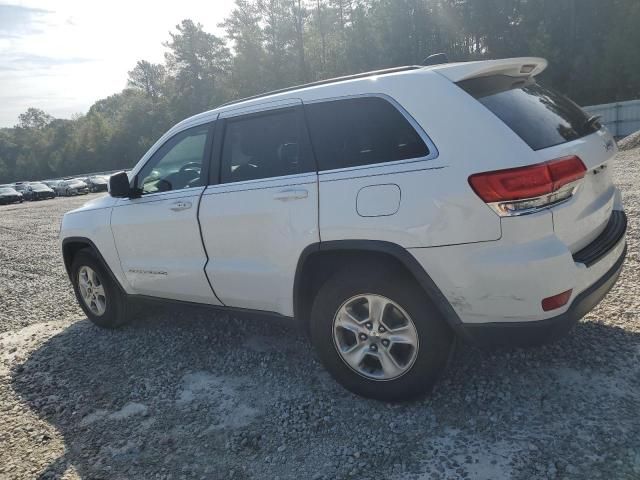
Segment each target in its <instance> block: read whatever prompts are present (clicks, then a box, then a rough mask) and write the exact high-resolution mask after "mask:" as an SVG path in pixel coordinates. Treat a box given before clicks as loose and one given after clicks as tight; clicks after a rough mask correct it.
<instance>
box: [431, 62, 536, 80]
mask: <svg viewBox="0 0 640 480" xmlns="http://www.w3.org/2000/svg"><path fill="white" fill-rule="evenodd" d="M547 65H548V63H547V61H546V60H545V59H544V58H537V57H520V58H505V59H503V60H484V61H478V62H462V63H448V64H444V65H437V66H434V67H431V69H432V70H434V71H437V72H438V73H440V74H441V75H444V76H445V77H447V78H448V79H449V80H451V81H452V82H455V83H457V82H461V81H463V80H469V79H471V78H479V77H488V76H491V75H506V76H509V77H524V78H528V77H535V76H536V75H539V74H540V73H542V72H543V71H544V70H545V69H546V68H547Z"/></svg>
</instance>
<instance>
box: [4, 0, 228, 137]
mask: <svg viewBox="0 0 640 480" xmlns="http://www.w3.org/2000/svg"><path fill="white" fill-rule="evenodd" d="M232 8H233V0H178V1H171V2H168V1H164V0H157V1H149V0H128V1H125V0H109V1H108V2H105V1H100V2H98V1H95V0H84V1H78V0H48V1H43V0H8V1H5V0H0V128H1V127H11V126H13V125H15V124H16V123H17V122H18V115H19V114H20V113H22V112H24V111H25V110H26V109H27V108H29V107H36V108H41V109H43V110H44V111H46V112H47V113H49V114H51V115H53V116H54V117H56V118H70V117H71V116H72V115H73V114H76V113H86V111H87V110H88V108H89V107H90V106H91V105H92V104H93V103H94V102H95V101H96V100H98V99H100V98H104V97H106V96H108V95H111V94H113V93H116V92H119V91H120V90H122V89H123V88H124V87H125V86H126V82H127V72H128V71H129V70H131V69H133V67H134V66H135V64H136V62H137V61H138V60H142V59H145V60H149V61H151V62H161V61H162V60H163V58H164V51H165V48H164V47H163V46H162V43H163V42H165V41H167V40H168V39H169V31H172V30H175V25H176V24H178V23H179V22H180V21H181V20H183V19H185V18H191V19H192V20H194V21H196V22H199V23H201V24H202V25H203V26H204V28H205V30H207V31H209V32H212V33H215V34H217V35H222V34H223V33H224V32H223V31H222V30H221V29H220V28H219V27H218V24H219V23H220V22H222V21H223V20H224V19H225V17H226V16H227V15H228V14H229V13H230V11H231V9H232Z"/></svg>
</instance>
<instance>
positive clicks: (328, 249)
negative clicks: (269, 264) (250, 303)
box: [293, 240, 462, 332]
mask: <svg viewBox="0 0 640 480" xmlns="http://www.w3.org/2000/svg"><path fill="white" fill-rule="evenodd" d="M367 260H368V261H371V260H375V261H377V262H381V263H384V264H386V265H390V266H395V267H399V268H402V269H403V270H404V271H405V272H406V273H407V274H408V275H410V276H411V277H412V278H413V279H414V280H415V281H416V283H417V284H418V285H419V286H420V288H422V290H423V291H424V292H425V294H426V295H427V296H428V298H429V299H430V300H431V301H432V303H433V305H434V306H435V307H436V308H437V309H438V311H439V312H440V313H441V314H442V317H443V318H444V319H445V320H446V322H447V324H448V325H449V326H450V327H451V328H452V330H453V331H454V332H459V331H460V328H461V323H462V322H461V320H460V317H459V316H458V314H457V313H456V312H455V310H454V309H453V307H452V306H451V304H450V303H449V301H448V300H447V298H446V297H445V296H444V294H443V293H442V292H441V291H440V289H439V288H438V286H437V285H436V284H435V282H434V281H433V280H432V279H431V277H430V276H429V274H428V273H427V272H426V271H425V269H424V268H423V267H422V265H420V263H419V262H418V260H416V258H415V257H414V256H413V255H411V254H410V253H409V252H408V251H407V250H406V249H405V248H403V247H401V246H400V245H398V244H395V243H392V242H385V241H380V240H335V241H328V242H319V243H314V244H311V245H309V246H307V247H306V248H305V249H304V250H303V251H302V253H301V255H300V258H299V260H298V265H297V268H296V273H295V278H294V286H293V316H294V318H295V319H296V322H297V324H298V325H299V326H300V327H301V328H302V329H303V330H304V331H305V332H308V327H309V317H310V313H311V305H312V303H313V299H314V298H315V293H316V292H317V291H318V289H319V288H320V286H321V285H322V284H323V283H324V282H325V281H326V280H327V279H328V278H329V277H330V276H331V274H332V273H334V272H335V271H336V268H337V267H338V266H340V267H342V266H344V265H345V264H348V263H352V262H364V261H367Z"/></svg>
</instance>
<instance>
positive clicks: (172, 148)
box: [138, 125, 209, 195]
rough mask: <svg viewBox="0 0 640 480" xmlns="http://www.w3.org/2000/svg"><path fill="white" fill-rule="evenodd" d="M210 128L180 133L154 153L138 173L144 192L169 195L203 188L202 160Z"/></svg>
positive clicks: (204, 127)
mask: <svg viewBox="0 0 640 480" xmlns="http://www.w3.org/2000/svg"><path fill="white" fill-rule="evenodd" d="M208 132H209V126H208V125H202V126H199V127H195V128H191V129H189V130H185V131H184V132H180V133H179V134H177V135H176V136H175V137H173V138H171V139H170V140H169V141H167V142H166V143H165V144H164V145H162V147H160V148H159V149H158V151H156V153H154V154H153V157H151V160H149V161H148V162H147V164H146V165H145V166H144V167H143V168H142V170H140V173H138V188H139V189H140V190H141V191H142V192H141V193H142V194H143V195H144V194H148V193H157V192H168V191H172V190H181V189H183V188H191V187H199V186H202V185H204V179H203V178H202V176H203V173H202V172H203V168H202V165H203V160H204V152H205V147H206V143H207V134H208Z"/></svg>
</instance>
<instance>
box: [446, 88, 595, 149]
mask: <svg viewBox="0 0 640 480" xmlns="http://www.w3.org/2000/svg"><path fill="white" fill-rule="evenodd" d="M458 85H459V86H460V87H462V88H463V89H464V90H465V91H467V92H468V93H469V94H471V95H472V96H473V97H475V98H476V99H477V100H478V101H480V103H482V104H483V105H484V106H485V107H487V108H488V109H489V110H491V111H492V112H493V113H494V114H495V115H496V116H497V117H498V118H500V120H502V121H503V122H504V123H505V124H507V126H508V127H509V128H511V130H513V131H514V132H515V133H516V134H518V135H519V136H520V137H521V138H522V139H523V140H524V141H525V142H527V144H528V145H529V146H530V147H531V148H532V149H534V150H540V149H542V148H548V147H552V146H554V145H559V144H561V143H566V142H570V141H572V140H577V139H578V138H581V137H584V136H586V135H589V134H591V133H593V132H596V131H598V130H599V129H600V128H601V126H600V124H599V123H598V121H597V120H595V119H593V118H591V119H590V117H589V115H588V114H587V113H585V112H584V111H583V110H582V109H581V108H580V107H579V106H578V105H576V104H575V103H573V102H572V101H571V100H569V99H568V98H567V97H565V96H564V95H561V94H560V93H558V92H555V91H554V90H551V89H550V88H546V87H544V86H542V85H540V84H538V83H536V82H535V81H534V80H520V79H516V78H513V77H507V76H503V75H496V76H492V77H484V78H475V79H471V80H465V81H463V82H460V83H458Z"/></svg>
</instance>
